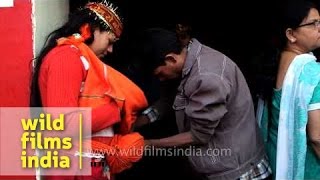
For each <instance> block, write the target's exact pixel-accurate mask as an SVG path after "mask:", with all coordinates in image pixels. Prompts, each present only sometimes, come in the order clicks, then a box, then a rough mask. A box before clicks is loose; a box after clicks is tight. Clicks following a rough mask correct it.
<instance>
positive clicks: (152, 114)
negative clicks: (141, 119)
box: [142, 107, 160, 123]
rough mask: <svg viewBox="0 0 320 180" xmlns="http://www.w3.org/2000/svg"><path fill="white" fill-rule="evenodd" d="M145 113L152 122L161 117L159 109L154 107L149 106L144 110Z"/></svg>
mask: <svg viewBox="0 0 320 180" xmlns="http://www.w3.org/2000/svg"><path fill="white" fill-rule="evenodd" d="M142 114H143V115H145V116H146V117H147V118H148V119H149V120H150V122H151V123H153V122H155V121H156V120H158V119H159V116H160V115H159V113H158V111H157V109H155V108H153V107H149V108H147V109H146V110H144V111H143V112H142Z"/></svg>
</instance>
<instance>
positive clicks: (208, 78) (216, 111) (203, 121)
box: [185, 75, 230, 144]
mask: <svg viewBox="0 0 320 180" xmlns="http://www.w3.org/2000/svg"><path fill="white" fill-rule="evenodd" d="M190 84H192V88H191V89H190V91H189V92H191V94H190V95H189V103H188V105H187V106H186V109H185V113H186V115H187V118H189V120H190V122H191V124H190V126H191V134H192V137H193V140H194V141H195V143H200V144H205V143H207V142H208V141H209V140H210V137H211V136H212V135H213V134H214V131H215V128H216V127H217V126H218V124H219V122H220V120H221V118H222V117H223V116H224V115H225V114H226V113H227V112H228V110H227V107H226V102H227V98H228V94H229V91H230V88H229V87H228V85H227V84H226V82H225V81H223V80H222V79H221V78H220V77H219V76H216V75H200V76H198V77H196V78H194V79H192V82H190Z"/></svg>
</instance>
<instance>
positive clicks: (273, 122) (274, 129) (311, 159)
mask: <svg viewBox="0 0 320 180" xmlns="http://www.w3.org/2000/svg"><path fill="white" fill-rule="evenodd" d="M273 93H274V95H273V98H272V109H271V114H272V116H271V119H270V122H269V123H270V124H269V125H268V134H267V139H266V142H267V143H266V151H267V155H268V157H269V162H270V165H271V169H272V172H273V179H275V175H276V173H275V172H276V159H277V135H278V124H279V113H280V101H281V90H276V89H275V90H274V91H273ZM316 103H320V84H318V85H317V86H316V87H315V89H314V92H313V96H312V98H311V101H310V104H316ZM265 112H266V111H265ZM264 116H266V115H265V114H264ZM264 133H267V132H264ZM315 164H317V165H316V166H315ZM315 177H319V178H320V160H319V159H318V158H317V157H316V155H315V153H314V151H313V149H312V147H311V146H310V144H309V143H308V145H307V154H306V162H305V179H314V178H315Z"/></svg>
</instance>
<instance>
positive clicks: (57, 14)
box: [33, 0, 69, 56]
mask: <svg viewBox="0 0 320 180" xmlns="http://www.w3.org/2000/svg"><path fill="white" fill-rule="evenodd" d="M33 13H34V15H33V26H34V27H33V31H34V37H33V38H34V54H35V55H36V56H37V55H38V54H39V52H40V50H41V48H42V47H43V45H44V43H45V40H46V38H47V36H48V34H49V33H51V32H52V31H53V30H55V29H57V28H58V27H59V26H61V25H63V24H64V23H65V22H66V21H67V19H68V14H69V0H33Z"/></svg>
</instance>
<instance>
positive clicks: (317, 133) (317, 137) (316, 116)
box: [307, 110, 320, 159]
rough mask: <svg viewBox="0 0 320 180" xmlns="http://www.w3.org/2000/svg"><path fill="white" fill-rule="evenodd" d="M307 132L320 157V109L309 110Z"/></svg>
mask: <svg viewBox="0 0 320 180" xmlns="http://www.w3.org/2000/svg"><path fill="white" fill-rule="evenodd" d="M308 116H309V120H308V124H307V133H308V136H309V139H310V141H311V143H312V148H313V149H314V151H315V153H316V155H317V156H318V158H319V159H320V110H313V111H309V113H308Z"/></svg>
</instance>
